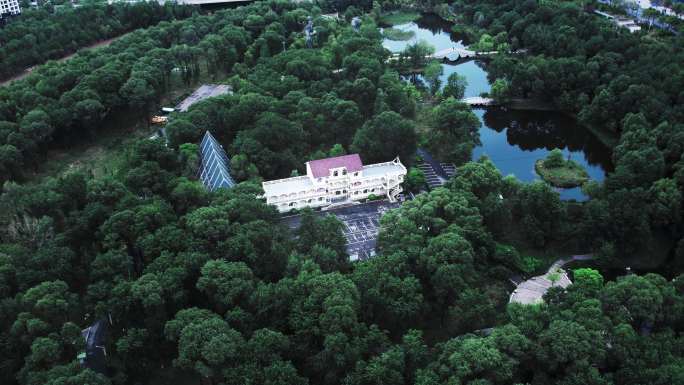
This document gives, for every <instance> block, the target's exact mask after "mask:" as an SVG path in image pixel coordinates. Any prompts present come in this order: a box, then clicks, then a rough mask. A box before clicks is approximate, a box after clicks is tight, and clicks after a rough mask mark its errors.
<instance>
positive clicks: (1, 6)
mask: <svg viewBox="0 0 684 385" xmlns="http://www.w3.org/2000/svg"><path fill="white" fill-rule="evenodd" d="M20 13H21V8H19V0H0V19H2V18H3V17H5V16H7V15H18V14H20Z"/></svg>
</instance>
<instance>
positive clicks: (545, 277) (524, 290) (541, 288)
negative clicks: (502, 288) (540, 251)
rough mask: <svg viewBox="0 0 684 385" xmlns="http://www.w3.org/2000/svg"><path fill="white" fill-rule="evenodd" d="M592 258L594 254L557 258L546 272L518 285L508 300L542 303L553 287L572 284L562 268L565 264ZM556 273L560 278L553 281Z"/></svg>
mask: <svg viewBox="0 0 684 385" xmlns="http://www.w3.org/2000/svg"><path fill="white" fill-rule="evenodd" d="M590 259H594V256H593V255H592V254H582V255H573V256H572V257H569V258H560V259H558V260H556V261H555V262H554V263H553V264H552V265H551V267H549V269H548V270H547V271H546V273H545V274H542V275H538V276H536V277H532V278H530V279H528V280H527V281H524V282H522V283H521V284H520V285H518V287H516V288H515V290H513V293H511V297H510V300H509V301H508V302H509V303H513V302H515V303H521V304H524V305H530V304H535V303H541V302H542V301H543V297H544V294H546V292H547V291H548V290H549V289H550V288H551V287H555V286H558V287H562V288H566V287H568V286H570V285H571V284H572V281H570V278H568V273H567V272H566V271H565V270H563V269H562V267H563V266H564V265H566V264H568V263H570V262H572V261H588V260H590ZM554 273H557V274H558V279H557V280H555V281H553V282H552V280H551V279H550V278H551V275H552V274H554Z"/></svg>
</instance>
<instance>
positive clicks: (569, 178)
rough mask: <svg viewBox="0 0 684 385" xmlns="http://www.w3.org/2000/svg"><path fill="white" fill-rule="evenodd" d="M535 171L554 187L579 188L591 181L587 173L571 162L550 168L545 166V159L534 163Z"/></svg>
mask: <svg viewBox="0 0 684 385" xmlns="http://www.w3.org/2000/svg"><path fill="white" fill-rule="evenodd" d="M534 170H535V171H536V172H537V174H539V176H540V177H541V178H542V179H543V180H544V181H545V182H547V183H549V184H550V185H552V186H554V187H561V188H568V187H577V186H581V185H583V184H584V183H586V182H587V181H589V174H587V171H586V170H585V169H584V168H583V167H582V166H580V165H579V164H577V163H576V162H573V161H571V160H568V161H566V162H565V165H564V166H561V167H553V168H549V167H546V166H544V159H539V160H537V161H536V162H535V163H534Z"/></svg>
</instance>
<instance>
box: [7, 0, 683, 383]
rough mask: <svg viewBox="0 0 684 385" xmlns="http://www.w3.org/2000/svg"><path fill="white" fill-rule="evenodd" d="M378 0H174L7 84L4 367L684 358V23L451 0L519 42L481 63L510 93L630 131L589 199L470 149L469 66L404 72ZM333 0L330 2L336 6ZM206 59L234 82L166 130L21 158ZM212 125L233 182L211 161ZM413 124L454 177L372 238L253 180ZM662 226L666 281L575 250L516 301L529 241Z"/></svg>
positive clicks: (655, 233)
mask: <svg viewBox="0 0 684 385" xmlns="http://www.w3.org/2000/svg"><path fill="white" fill-rule="evenodd" d="M407 5H409V6H410V5H414V4H411V3H408V4H393V3H391V2H387V4H385V5H384V6H385V7H387V8H388V9H391V8H394V7H401V6H407ZM417 5H419V6H420V7H421V8H423V9H426V8H431V7H435V6H437V7H440V4H417ZM442 5H443V4H442ZM319 7H322V9H321V8H319ZM378 7H380V5H377V6H375V10H373V11H372V8H373V5H372V4H370V3H369V2H364V3H354V4H351V3H347V2H344V3H343V2H338V3H333V2H321V3H320V4H318V5H314V4H308V3H302V4H295V3H292V2H289V1H282V0H271V1H264V2H256V3H252V4H250V5H247V6H243V7H239V8H235V9H227V10H221V11H217V12H214V13H213V14H211V15H199V14H195V15H193V16H191V17H188V18H187V19H184V20H169V21H162V22H160V23H159V24H158V25H156V26H152V27H149V28H146V29H138V30H136V31H134V32H131V33H129V34H127V35H126V36H124V37H122V38H120V39H118V40H117V41H116V42H114V43H113V44H112V45H111V46H108V47H104V48H100V49H96V50H92V51H88V52H84V53H80V54H77V55H76V56H75V57H74V58H73V59H71V60H69V61H67V62H64V63H55V62H50V63H48V64H47V65H44V66H40V67H39V68H37V69H36V70H35V71H34V73H32V74H31V75H30V76H28V77H27V78H26V79H24V80H21V81H17V82H15V83H13V84H11V85H10V86H8V87H5V88H2V89H0V181H2V182H4V184H3V187H2V194H1V195H0V298H2V299H1V300H0V368H2V370H0V382H1V383H3V384H20V385H38V384H41V385H42V384H50V385H57V384H73V385H77V384H79V385H80V384H86V383H87V384H91V385H92V384H103V385H104V384H147V383H164V382H163V380H160V378H175V379H177V381H175V382H174V383H181V378H189V380H188V381H187V383H188V384H198V383H203V384H236V385H237V384H247V383H254V384H272V385H276V384H302V385H304V384H324V385H337V384H340V385H341V384H345V385H355V384H358V385H366V384H368V385H371V384H377V385H380V384H385V385H400V384H421V385H440V384H445V385H446V384H471V385H488V384H502V385H503V384H516V383H519V384H525V383H527V384H539V385H541V384H568V385H569V384H601V385H603V384H606V385H607V384H663V385H665V384H681V383H684V350H683V347H684V340H683V337H682V334H681V333H682V332H683V331H684V276H680V277H676V276H677V274H676V272H677V271H679V270H677V266H678V265H681V263H682V259H683V258H684V255H682V254H684V242H680V239H681V238H682V229H681V201H682V195H681V189H682V187H683V186H684V177H683V175H684V174H682V171H681V170H682V167H681V164H682V162H684V161H682V160H680V159H681V157H682V150H683V149H684V147H682V145H684V144H682V143H681V140H684V136H682V134H681V131H682V123H681V122H682V121H683V120H684V119H682V113H683V110H682V107H681V106H682V101H683V100H682V98H683V97H684V94H682V93H681V92H682V90H684V87H682V86H684V84H682V82H684V72H683V71H684V68H680V67H681V66H679V65H678V63H681V62H682V61H683V60H681V59H684V58H683V57H682V55H683V54H682V52H681V51H682V47H683V46H684V45H683V44H682V40H681V39H682V38H681V37H666V36H665V37H652V36H642V37H635V36H632V35H629V34H626V33H621V32H619V31H616V30H615V29H614V28H611V27H610V26H609V25H608V24H607V23H606V22H605V21H603V20H601V19H598V18H594V17H591V16H589V15H586V14H585V13H584V12H583V10H582V8H581V7H580V6H579V5H576V4H573V3H556V2H543V3H539V2H536V1H533V0H528V1H524V2H518V1H513V0H511V1H509V2H502V1H494V0H492V1H489V0H486V1H478V2H458V3H455V4H451V7H452V8H450V9H453V11H454V12H455V14H456V15H458V17H459V18H461V22H462V23H464V25H468V26H471V27H470V29H469V31H468V32H467V33H469V34H471V35H472V36H471V38H472V39H473V40H477V39H479V38H480V36H482V35H483V34H485V33H486V34H489V35H490V36H498V38H497V39H499V40H500V41H505V42H506V43H507V45H508V46H510V47H511V49H519V48H525V49H527V50H528V51H527V52H526V54H525V55H506V54H502V55H500V56H499V57H496V58H494V59H493V60H492V61H491V62H490V64H489V65H490V74H492V75H493V77H495V78H497V79H499V80H500V81H503V82H507V83H509V84H510V92H511V94H513V95H516V96H524V97H530V98H532V97H534V98H543V99H545V100H552V101H553V102H554V103H556V105H557V106H558V108H560V109H563V110H566V111H568V112H569V113H575V114H578V115H579V117H580V119H581V120H582V121H583V122H585V123H586V124H589V125H592V126H596V128H597V129H607V130H610V131H612V132H613V134H614V135H616V137H619V142H618V144H617V145H616V146H615V148H614V161H615V164H616V169H615V172H614V173H612V174H610V175H609V176H608V178H607V180H606V182H605V183H603V184H592V185H590V186H589V187H587V191H588V193H589V195H590V196H591V198H592V199H591V200H589V201H588V202H587V203H585V204H578V203H576V202H567V201H562V200H560V198H559V195H558V193H557V192H556V191H554V190H553V189H552V188H551V187H549V186H548V185H547V184H545V183H543V182H535V183H528V184H526V183H521V182H519V181H518V180H516V179H515V178H514V177H510V176H507V177H504V176H502V175H501V173H500V172H499V171H498V170H497V169H496V167H495V166H494V164H493V163H492V162H491V161H489V160H488V159H481V160H480V161H477V162H467V160H469V159H470V156H469V152H470V151H472V148H473V146H474V145H475V144H476V143H477V142H478V137H477V127H478V125H479V123H478V120H477V117H476V116H475V115H474V114H473V112H472V111H471V110H470V108H469V107H468V106H467V105H465V104H463V103H460V102H459V101H458V100H457V99H459V97H460V96H462V90H461V91H459V90H458V89H459V88H461V87H462V85H459V84H458V78H454V79H452V80H453V81H450V84H448V87H447V88H446V90H445V91H436V92H434V95H432V93H433V92H430V93H431V94H430V95H427V94H423V93H421V91H420V90H418V89H416V88H415V87H414V86H413V85H412V84H411V83H409V82H404V81H403V80H402V78H401V77H400V75H399V73H398V72H397V71H396V69H395V66H394V65H392V64H391V63H387V58H388V57H389V53H388V52H387V51H386V50H385V49H384V48H383V47H382V45H381V35H380V32H379V30H378V28H377V26H376V23H375V21H374V18H373V16H372V14H365V13H364V12H366V11H368V12H371V11H372V12H377V11H378V9H377V8H378ZM440 9H442V10H443V7H441V8H440ZM335 10H341V11H344V12H343V13H342V14H341V19H340V20H339V21H338V20H335V19H332V18H326V17H322V16H321V13H322V12H328V11H335ZM357 15H358V16H361V17H362V18H363V22H362V23H361V26H360V28H359V29H358V30H356V29H355V28H352V27H351V25H350V23H349V21H350V19H351V18H352V17H353V16H357ZM308 17H312V18H313V21H314V25H315V31H316V35H315V38H314V41H313V42H312V44H311V45H312V48H307V44H306V42H305V38H304V34H303V33H302V29H303V27H304V25H305V23H306V21H307V18H308ZM502 34H503V35H502ZM202 73H211V74H216V75H221V76H225V77H226V82H227V83H229V84H230V85H231V86H232V88H233V91H234V92H233V94H231V95H225V96H221V97H216V98H211V99H208V100H205V101H203V102H200V103H198V104H196V105H194V106H192V107H191V108H190V110H189V111H188V112H186V113H182V114H181V113H176V114H174V115H172V120H171V122H170V123H169V124H168V126H167V127H166V131H167V135H168V141H169V142H168V146H167V145H166V144H165V143H164V142H163V141H162V140H140V141H137V142H135V144H134V145H132V146H131V147H130V148H128V149H127V151H126V154H125V156H124V159H123V161H122V164H121V165H120V166H119V167H118V168H116V169H115V170H110V172H109V173H108V174H107V175H105V176H102V177H98V178H95V177H93V176H92V175H90V174H89V173H88V172H84V171H75V172H67V173H65V174H63V175H59V176H56V177H50V178H46V179H45V180H43V181H40V182H34V183H22V182H23V181H24V178H25V177H26V170H27V169H30V168H33V167H35V166H36V165H38V164H40V163H41V162H44V161H45V154H46V151H47V150H48V149H49V148H51V146H53V145H54V144H55V143H56V142H57V141H68V140H77V139H79V138H81V139H82V138H87V137H88V136H90V135H93V134H95V133H97V132H98V130H100V129H101V126H102V122H103V121H105V120H106V119H109V118H112V117H114V116H117V115H121V114H136V115H138V116H140V118H141V119H142V118H147V117H148V115H149V114H150V113H151V112H152V111H154V110H155V109H156V108H157V107H158V102H159V100H160V98H161V97H162V96H163V95H164V94H165V92H167V91H168V88H169V84H170V82H171V79H172V78H174V77H176V78H181V79H182V80H184V81H186V82H188V83H191V82H192V81H193V80H194V79H197V78H198V77H199V76H200V74H202ZM587 77H589V78H591V79H592V81H591V82H589V83H587V82H584V81H583V80H580V79H584V80H586V79H587ZM646 78H648V81H644V79H646ZM656 79H660V80H662V81H663V83H662V85H661V86H657V85H656V84H655V80H656ZM606 93H608V94H609V95H613V96H612V97H607V96H605V95H604V94H606ZM602 95H604V96H602ZM636 95H639V96H638V99H639V100H637V99H629V98H636V97H637V96H636ZM579 100H583V101H584V102H583V103H580V102H578V101H579ZM426 101H429V102H430V103H427V102H426ZM629 101H631V102H629ZM419 114H420V115H421V116H420V118H421V119H422V121H424V122H427V123H426V126H425V127H421V129H418V128H417V124H416V123H415V120H416V119H418V115H419ZM206 130H211V132H212V133H213V134H214V135H215V136H216V137H217V138H218V139H219V140H220V141H221V142H222V143H223V144H224V146H225V147H226V149H227V150H228V152H229V153H230V154H231V170H232V172H233V176H234V177H235V178H236V179H237V180H238V181H239V182H241V183H240V184H239V185H238V186H237V187H235V188H233V189H230V190H220V191H217V192H213V193H212V192H208V191H207V190H206V189H205V188H204V187H203V186H202V184H201V183H200V182H198V181H197V180H196V170H197V162H198V160H197V157H198V149H197V142H198V141H199V139H200V138H201V136H202V135H203V133H204V132H205V131H206ZM425 130H427V132H425ZM419 144H420V145H424V146H427V147H429V148H431V149H433V150H434V151H435V153H437V154H439V156H440V157H443V158H445V159H449V160H451V161H454V162H456V163H457V164H458V165H459V168H458V170H457V173H456V176H455V177H454V178H452V179H451V180H450V181H449V182H448V183H447V184H446V185H445V186H444V187H441V188H437V189H434V190H432V191H429V192H423V193H421V194H418V195H416V197H415V199H413V200H410V201H407V202H405V203H404V204H403V205H402V206H401V207H400V208H399V209H396V210H393V211H390V212H389V213H387V214H386V215H385V216H384V217H383V218H382V222H381V230H380V234H379V239H378V250H377V251H378V255H377V256H375V257H373V258H370V259H367V260H363V261H356V262H350V261H349V258H348V256H347V252H346V249H345V239H344V237H343V235H342V229H341V226H342V224H341V223H340V222H339V221H338V220H337V219H335V218H334V217H332V216H327V217H319V216H316V215H314V214H313V213H311V212H308V211H304V212H303V213H302V225H301V227H300V228H299V230H297V232H296V233H295V234H292V233H291V232H290V230H288V229H287V228H286V227H285V226H284V225H282V224H280V222H279V216H278V214H277V213H276V210H275V209H274V208H273V207H270V206H267V205H266V204H265V203H264V202H263V201H262V200H260V199H258V198H257V197H258V196H259V195H260V194H262V190H261V187H260V185H259V182H260V181H261V180H262V179H272V178H277V177H286V176H289V175H292V174H296V173H297V171H299V172H301V171H303V170H302V166H303V162H305V161H306V160H309V159H316V158H322V157H326V156H329V155H339V154H340V153H344V152H345V151H349V152H351V151H354V152H360V153H361V155H362V157H363V159H364V161H366V162H374V161H383V160H387V159H391V158H393V157H394V156H396V155H397V154H399V156H400V157H401V159H402V160H403V161H404V162H406V163H407V164H411V163H412V162H413V159H414V153H415V150H416V148H417V146H418V145H419ZM444 144H451V146H444ZM409 182H410V181H409ZM407 187H408V186H407ZM657 242H662V243H663V244H664V246H665V248H666V249H671V251H670V252H669V259H668V263H669V265H668V266H669V267H670V269H671V272H672V273H671V277H668V278H674V279H666V278H664V277H662V276H660V275H657V274H652V273H651V274H643V275H637V274H630V275H625V276H622V277H618V278H617V279H612V280H609V279H608V277H606V278H604V276H602V274H601V273H600V272H599V271H598V270H595V269H591V268H578V269H575V270H574V271H573V272H572V278H573V282H574V284H573V285H571V286H570V287H569V288H568V289H567V290H563V289H560V288H554V289H552V290H550V291H549V292H548V293H547V295H546V296H545V303H543V304H538V305H516V304H510V305H509V304H508V299H509V298H508V293H509V288H510V283H509V277H511V276H512V275H516V274H520V275H530V274H533V273H534V272H535V271H537V269H538V268H539V266H538V262H539V261H538V260H536V259H535V258H534V257H531V256H529V255H527V254H526V252H523V249H524V250H526V251H529V250H531V249H532V250H538V251H539V250H542V251H543V250H547V249H551V248H555V247H558V245H562V247H566V248H568V249H573V250H576V249H582V250H585V251H586V252H594V253H595V255H596V256H597V258H598V262H597V264H596V266H597V267H599V268H604V267H611V266H620V267H622V266H623V263H625V262H626V261H627V260H629V261H630V263H632V261H634V260H635V259H640V260H641V261H642V262H644V265H647V264H648V263H647V262H649V260H650V259H651V258H655V257H654V256H653V255H651V254H650V252H651V248H652V246H653V244H655V243H657ZM678 243H681V244H682V246H681V247H677V244H678ZM606 271H607V270H606ZM675 277H676V278H675ZM103 318H105V319H107V320H109V319H110V318H111V322H112V323H111V326H110V328H109V329H110V330H109V333H108V334H107V339H106V343H105V345H106V350H107V354H108V357H107V366H108V368H107V373H106V375H103V374H100V373H96V372H94V371H92V370H90V369H85V368H83V367H82V366H81V365H80V364H79V362H78V360H77V359H76V357H77V356H78V354H79V353H80V352H82V351H83V349H84V346H83V344H84V342H83V338H82V337H81V335H80V332H81V330H82V329H83V328H85V327H87V326H88V325H90V324H92V323H93V322H95V321H97V320H99V319H103ZM168 381H173V380H167V382H166V383H168Z"/></svg>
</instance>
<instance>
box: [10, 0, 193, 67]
mask: <svg viewBox="0 0 684 385" xmlns="http://www.w3.org/2000/svg"><path fill="white" fill-rule="evenodd" d="M61 7H62V8H59V9H57V8H56V7H55V6H52V5H50V4H48V5H45V6H44V7H41V8H30V7H29V8H25V9H24V10H23V12H22V14H21V16H19V17H17V18H13V19H11V20H10V22H8V23H7V25H5V26H3V27H2V28H0V63H2V66H0V79H6V78H9V77H11V76H12V75H16V74H17V73H20V72H21V71H23V70H25V69H26V68H28V67H30V66H32V65H35V64H40V63H43V62H45V61H46V60H48V59H59V58H61V57H62V56H65V55H67V54H70V53H72V52H75V51H76V50H78V49H79V48H81V47H84V46H87V45H89V44H92V43H95V42H97V41H99V40H104V39H107V38H111V37H115V36H119V35H121V34H123V33H124V32H128V31H132V30H134V29H138V28H143V27H148V26H150V25H154V24H157V23H158V22H160V21H162V20H173V19H175V18H185V17H187V16H189V15H190V14H191V13H192V11H193V8H192V7H187V6H178V5H175V4H170V3H169V4H166V5H164V6H161V5H159V3H157V2H136V3H123V2H121V3H114V4H112V5H106V4H96V3H87V4H85V5H81V6H78V7H76V8H72V6H71V5H70V4H69V5H68V6H61ZM65 7H68V8H65Z"/></svg>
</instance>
